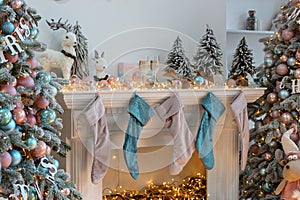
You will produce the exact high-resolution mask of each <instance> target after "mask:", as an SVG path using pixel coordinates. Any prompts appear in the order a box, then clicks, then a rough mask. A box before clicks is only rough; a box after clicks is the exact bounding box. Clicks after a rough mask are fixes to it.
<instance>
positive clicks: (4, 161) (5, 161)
mask: <svg viewBox="0 0 300 200" xmlns="http://www.w3.org/2000/svg"><path fill="white" fill-rule="evenodd" d="M0 159H1V169H6V168H8V167H9V165H10V164H11V161H12V158H11V155H10V154H9V153H8V152H7V151H6V152H5V153H4V154H3V155H2V156H1V158H0Z"/></svg>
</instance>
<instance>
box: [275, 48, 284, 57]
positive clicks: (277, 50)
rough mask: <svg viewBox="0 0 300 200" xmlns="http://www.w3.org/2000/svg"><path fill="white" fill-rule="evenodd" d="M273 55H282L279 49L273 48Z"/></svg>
mask: <svg viewBox="0 0 300 200" xmlns="http://www.w3.org/2000/svg"><path fill="white" fill-rule="evenodd" d="M274 53H275V54H276V55H279V54H282V50H281V49H280V48H277V47H275V48H274Z"/></svg>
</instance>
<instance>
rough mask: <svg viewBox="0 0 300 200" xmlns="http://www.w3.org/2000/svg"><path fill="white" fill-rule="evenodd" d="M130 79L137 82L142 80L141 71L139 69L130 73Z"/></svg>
mask: <svg viewBox="0 0 300 200" xmlns="http://www.w3.org/2000/svg"><path fill="white" fill-rule="evenodd" d="M132 81H133V82H136V83H139V82H142V81H143V76H142V73H141V72H140V71H136V72H134V73H133V74H132Z"/></svg>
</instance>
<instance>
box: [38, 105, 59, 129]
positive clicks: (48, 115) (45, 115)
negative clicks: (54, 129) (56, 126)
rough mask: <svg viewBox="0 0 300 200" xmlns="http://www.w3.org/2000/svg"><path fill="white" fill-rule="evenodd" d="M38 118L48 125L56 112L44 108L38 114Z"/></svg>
mask: <svg viewBox="0 0 300 200" xmlns="http://www.w3.org/2000/svg"><path fill="white" fill-rule="evenodd" d="M40 120H41V122H42V123H43V124H45V125H50V124H52V123H53V122H54V121H55V120H56V113H55V111H54V110H52V109H50V108H49V109H45V110H43V111H42V112H41V114H40Z"/></svg>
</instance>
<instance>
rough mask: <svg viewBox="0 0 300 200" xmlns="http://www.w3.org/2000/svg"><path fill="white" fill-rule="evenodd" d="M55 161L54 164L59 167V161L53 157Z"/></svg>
mask: <svg viewBox="0 0 300 200" xmlns="http://www.w3.org/2000/svg"><path fill="white" fill-rule="evenodd" d="M53 161H54V165H55V166H56V168H59V164H60V163H59V161H58V160H57V159H56V158H53Z"/></svg>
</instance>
